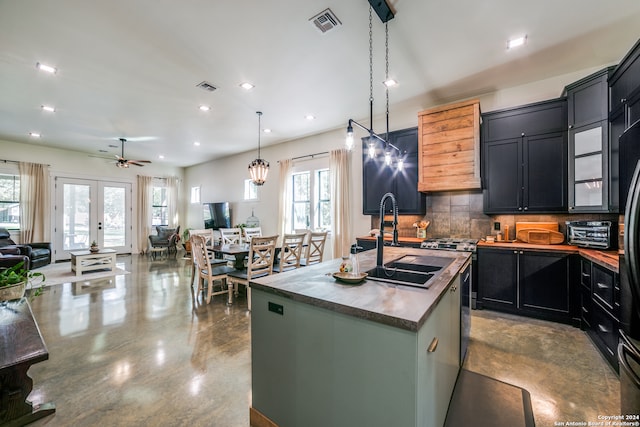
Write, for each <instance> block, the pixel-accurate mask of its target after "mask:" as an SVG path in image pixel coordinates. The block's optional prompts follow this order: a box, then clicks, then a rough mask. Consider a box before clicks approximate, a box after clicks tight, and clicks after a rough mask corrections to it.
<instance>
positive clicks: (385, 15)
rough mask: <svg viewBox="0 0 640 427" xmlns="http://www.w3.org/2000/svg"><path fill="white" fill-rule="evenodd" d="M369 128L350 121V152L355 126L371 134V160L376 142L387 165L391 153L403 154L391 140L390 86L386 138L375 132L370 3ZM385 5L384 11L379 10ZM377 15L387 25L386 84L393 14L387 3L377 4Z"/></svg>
mask: <svg viewBox="0 0 640 427" xmlns="http://www.w3.org/2000/svg"><path fill="white" fill-rule="evenodd" d="M369 3H370V5H369V127H366V126H364V125H362V124H360V123H358V122H357V121H355V120H353V119H349V122H348V124H347V137H346V140H345V145H346V148H347V149H348V150H351V149H352V148H353V143H354V138H353V126H354V125H355V126H357V127H359V128H360V129H362V130H364V131H365V132H367V133H368V134H369V150H368V154H369V157H370V158H373V157H374V156H375V152H376V149H375V144H376V142H380V143H382V146H383V152H384V153H385V163H386V164H387V165H390V164H391V162H392V161H391V151H395V152H396V153H397V154H398V155H400V154H402V153H401V151H400V149H399V148H398V147H396V146H395V145H393V144H392V143H390V142H389V141H388V139H389V86H388V85H386V84H385V93H386V123H387V131H386V134H385V137H384V138H383V137H382V136H380V135H378V134H377V133H375V132H374V131H373V22H372V16H373V15H372V10H373V8H372V3H371V1H369ZM382 3H384V8H383V9H384V10H383V11H381V10H379V9H380V8H381V7H382V6H381V5H382ZM375 6H376V13H377V14H378V16H379V17H380V19H381V20H382V22H383V23H384V24H385V36H386V38H385V66H386V68H385V82H387V81H389V29H388V24H387V22H388V21H389V20H390V19H392V18H393V12H392V11H391V10H390V8H389V7H388V6H387V4H386V2H375Z"/></svg>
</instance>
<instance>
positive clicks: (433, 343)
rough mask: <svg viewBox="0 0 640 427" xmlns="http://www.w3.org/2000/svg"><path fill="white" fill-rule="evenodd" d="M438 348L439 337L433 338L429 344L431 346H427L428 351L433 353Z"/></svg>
mask: <svg viewBox="0 0 640 427" xmlns="http://www.w3.org/2000/svg"><path fill="white" fill-rule="evenodd" d="M436 348H438V337H434V338H433V340H432V341H431V344H429V347H427V353H433V352H434V351H436Z"/></svg>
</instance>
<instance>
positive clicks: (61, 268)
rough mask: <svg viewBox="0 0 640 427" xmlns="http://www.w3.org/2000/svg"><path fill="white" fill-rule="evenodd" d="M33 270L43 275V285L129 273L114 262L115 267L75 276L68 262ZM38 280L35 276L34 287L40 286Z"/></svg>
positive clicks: (84, 280) (83, 280)
mask: <svg viewBox="0 0 640 427" xmlns="http://www.w3.org/2000/svg"><path fill="white" fill-rule="evenodd" d="M33 271H34V272H38V273H42V274H44V275H45V278H46V280H45V282H44V285H45V286H52V285H59V284H60V283H74V282H86V281H88V280H94V279H101V278H103V277H110V276H116V275H120V274H129V272H128V271H126V270H125V269H123V268H121V267H120V266H118V263H116V268H115V269H113V270H107V269H105V270H97V271H87V272H86V273H82V274H81V275H80V276H76V273H75V272H72V271H71V263H70V262H61V263H57V264H49V265H47V266H44V267H42V268H38V269H36V270H33ZM38 280H39V279H37V278H36V279H35V280H34V286H35V287H39V286H40V284H39V281H38Z"/></svg>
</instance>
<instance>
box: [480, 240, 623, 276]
mask: <svg viewBox="0 0 640 427" xmlns="http://www.w3.org/2000/svg"><path fill="white" fill-rule="evenodd" d="M478 247H481V248H492V247H493V248H501V249H502V248H504V249H523V250H528V251H530V250H533V251H536V250H537V251H559V252H571V253H577V254H580V255H581V256H583V257H585V258H586V259H588V260H589V261H592V262H595V263H596V264H600V265H602V266H603V267H605V268H608V269H610V270H613V271H615V272H616V273H617V272H618V251H617V250H607V251H600V250H597V249H586V248H580V247H578V246H574V245H534V244H531V243H524V242H519V241H516V242H512V243H506V242H495V243H487V242H483V241H480V242H478Z"/></svg>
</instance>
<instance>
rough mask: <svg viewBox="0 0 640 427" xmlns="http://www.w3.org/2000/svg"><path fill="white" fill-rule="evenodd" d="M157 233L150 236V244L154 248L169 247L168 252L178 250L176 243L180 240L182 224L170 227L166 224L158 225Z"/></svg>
mask: <svg viewBox="0 0 640 427" xmlns="http://www.w3.org/2000/svg"><path fill="white" fill-rule="evenodd" d="M156 232H157V233H158V234H157V235H155V236H154V235H153V234H152V235H150V236H149V244H150V245H151V247H152V248H167V252H168V253H172V252H173V253H175V252H177V251H178V250H177V248H176V244H177V243H178V241H179V240H180V226H178V227H177V228H169V227H166V226H164V225H157V226H156Z"/></svg>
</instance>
